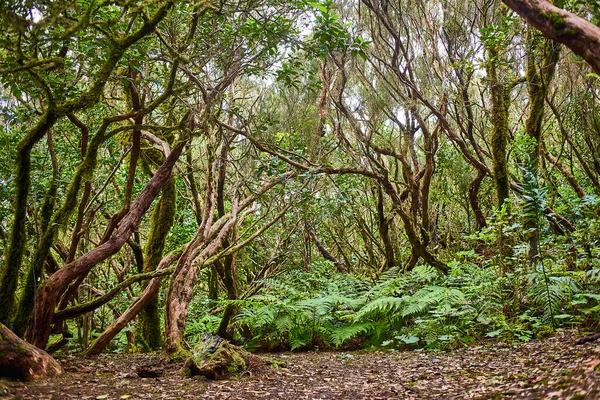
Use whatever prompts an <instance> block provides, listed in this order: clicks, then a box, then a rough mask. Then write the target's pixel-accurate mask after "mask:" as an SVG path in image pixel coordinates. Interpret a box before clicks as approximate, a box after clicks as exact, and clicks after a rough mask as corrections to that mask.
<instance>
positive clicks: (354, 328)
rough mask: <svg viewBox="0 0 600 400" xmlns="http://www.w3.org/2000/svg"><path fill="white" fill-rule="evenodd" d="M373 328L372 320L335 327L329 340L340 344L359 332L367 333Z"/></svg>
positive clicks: (337, 344)
mask: <svg viewBox="0 0 600 400" xmlns="http://www.w3.org/2000/svg"><path fill="white" fill-rule="evenodd" d="M374 329H375V324H373V323H372V322H363V323H358V324H352V325H345V326H342V327H339V328H336V329H335V330H334V331H333V332H332V333H331V340H332V342H333V344H334V345H336V346H341V345H342V344H344V343H345V342H346V341H347V340H349V339H352V338H353V337H355V336H357V335H359V334H361V333H369V332H371V331H373V330H374Z"/></svg>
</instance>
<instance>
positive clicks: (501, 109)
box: [488, 48, 510, 208]
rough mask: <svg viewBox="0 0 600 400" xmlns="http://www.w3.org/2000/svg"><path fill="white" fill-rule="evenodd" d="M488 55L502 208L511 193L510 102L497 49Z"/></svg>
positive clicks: (496, 177) (494, 168)
mask: <svg viewBox="0 0 600 400" xmlns="http://www.w3.org/2000/svg"><path fill="white" fill-rule="evenodd" d="M488 55H489V59H488V78H489V81H490V91H491V102H492V138H491V139H492V140H491V142H492V143H491V144H492V146H491V147H492V158H493V160H492V171H493V173H494V182H495V185H496V198H497V206H498V208H501V207H502V205H503V204H504V201H505V200H506V199H508V197H509V194H510V182H509V175H508V162H507V161H508V160H507V145H508V137H509V129H508V107H509V104H508V99H507V96H506V86H505V85H504V84H503V83H502V82H501V81H500V79H499V78H498V51H497V49H495V48H490V49H488Z"/></svg>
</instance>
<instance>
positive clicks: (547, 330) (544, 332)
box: [535, 326, 554, 339]
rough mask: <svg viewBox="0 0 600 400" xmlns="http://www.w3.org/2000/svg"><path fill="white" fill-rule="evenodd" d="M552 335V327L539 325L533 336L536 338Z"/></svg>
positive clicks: (545, 337)
mask: <svg viewBox="0 0 600 400" xmlns="http://www.w3.org/2000/svg"><path fill="white" fill-rule="evenodd" d="M552 336H554V329H553V328H552V327H550V326H541V327H540V328H539V329H538V330H537V331H536V332H535V338H536V339H547V338H549V337H552Z"/></svg>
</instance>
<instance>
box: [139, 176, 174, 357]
mask: <svg viewBox="0 0 600 400" xmlns="http://www.w3.org/2000/svg"><path fill="white" fill-rule="evenodd" d="M176 198H177V189H176V187H175V179H174V178H173V177H171V178H170V179H169V180H168V181H167V183H166V184H165V187H164V188H163V190H162V196H161V199H160V202H159V203H158V205H157V206H156V209H155V210H154V212H153V214H152V223H151V228H150V235H149V237H148V243H147V245H146V250H145V255H144V268H143V272H151V271H154V270H155V269H156V267H157V265H158V263H159V262H160V259H161V257H162V253H163V250H164V248H165V241H166V239H167V235H168V234H169V230H170V229H171V227H172V226H173V221H174V220H175V207H176V205H177V204H176ZM140 325H141V330H142V332H141V333H142V337H143V339H144V340H143V342H144V344H145V346H147V350H158V349H160V348H161V346H162V333H161V330H160V313H159V310H158V296H156V295H154V296H153V297H152V298H151V299H150V300H149V301H148V304H147V305H146V306H145V307H144V310H143V312H142V314H141V324H140Z"/></svg>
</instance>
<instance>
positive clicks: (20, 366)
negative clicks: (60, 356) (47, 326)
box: [0, 324, 62, 381]
mask: <svg viewBox="0 0 600 400" xmlns="http://www.w3.org/2000/svg"><path fill="white" fill-rule="evenodd" d="M61 373H62V369H61V367H60V365H59V364H58V363H57V362H56V361H55V360H54V359H53V358H52V357H50V356H49V355H48V353H46V352H45V351H43V350H41V349H38V348H37V347H34V346H32V345H30V344H29V343H27V342H25V341H23V340H21V339H19V337H18V336H17V335H15V334H14V333H13V332H11V331H10V330H9V329H8V328H7V327H6V326H4V325H3V324H0V377H5V378H10V379H18V380H21V381H33V380H36V379H41V378H46V377H51V376H56V375H60V374H61Z"/></svg>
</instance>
